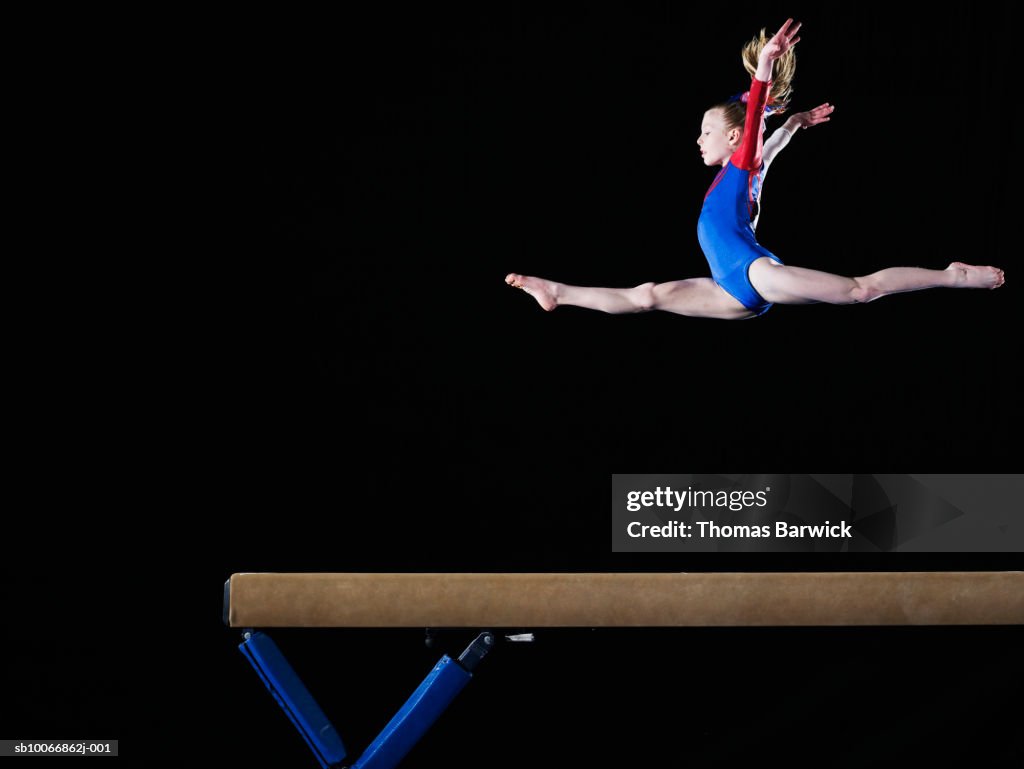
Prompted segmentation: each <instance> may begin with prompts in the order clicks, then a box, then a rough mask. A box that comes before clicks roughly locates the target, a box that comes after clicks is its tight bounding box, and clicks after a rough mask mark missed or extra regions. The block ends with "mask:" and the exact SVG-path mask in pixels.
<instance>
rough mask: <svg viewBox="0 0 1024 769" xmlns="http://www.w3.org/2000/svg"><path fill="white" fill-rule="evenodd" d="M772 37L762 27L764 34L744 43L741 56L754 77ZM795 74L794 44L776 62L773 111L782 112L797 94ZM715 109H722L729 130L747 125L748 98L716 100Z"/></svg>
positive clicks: (769, 103)
mask: <svg viewBox="0 0 1024 769" xmlns="http://www.w3.org/2000/svg"><path fill="white" fill-rule="evenodd" d="M770 39H771V37H770V36H769V35H768V32H767V30H765V29H764V28H763V27H762V28H761V32H760V34H758V35H755V36H754V37H753V38H751V39H750V40H749V41H748V42H747V44H746V45H744V46H743V51H742V53H741V54H740V58H741V59H742V60H743V68H744V69H745V70H746V71H747V72H748V73H749V74H750V76H751V77H753V76H754V73H755V72H757V62H758V60H759V59H760V57H761V51H763V50H764V47H765V45H766V44H767V43H768V41H769V40H770ZM795 75H796V50H795V49H794V48H790V49H789V50H788V51H786V53H785V54H783V55H782V56H780V57H779V58H778V59H776V60H775V63H774V65H773V66H772V88H771V92H770V93H769V94H768V105H769V106H771V107H772V114H773V115H781V114H782V113H783V112H785V111H786V108H787V107H788V106H789V99H790V97H791V96H792V95H793V77H794V76H795ZM711 109H718V110H721V111H722V118H723V119H724V121H725V127H726V130H731V129H733V128H743V123H744V121H745V120H746V117H747V105H746V102H743V101H739V100H729V101H724V102H721V103H720V104H716V105H715V106H713V107H712V108H711Z"/></svg>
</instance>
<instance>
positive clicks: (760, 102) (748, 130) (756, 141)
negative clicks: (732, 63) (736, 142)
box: [732, 77, 772, 171]
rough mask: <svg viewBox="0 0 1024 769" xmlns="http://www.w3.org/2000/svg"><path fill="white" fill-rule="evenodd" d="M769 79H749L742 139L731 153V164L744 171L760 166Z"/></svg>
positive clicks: (769, 86)
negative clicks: (748, 93)
mask: <svg viewBox="0 0 1024 769" xmlns="http://www.w3.org/2000/svg"><path fill="white" fill-rule="evenodd" d="M771 82H772V81H771V80H769V81H768V82H767V83H766V82H764V81H763V80H758V79H757V78H756V77H755V78H751V79H750V96H749V98H748V99H747V119H746V122H745V123H744V124H743V141H742V142H740V146H739V149H737V150H736V152H734V153H733V155H732V164H733V165H734V166H736V167H737V168H741V169H743V170H744V171H757V170H759V169H760V168H761V149H762V147H763V142H764V108H765V106H766V105H767V104H768V92H769V90H770V89H771Z"/></svg>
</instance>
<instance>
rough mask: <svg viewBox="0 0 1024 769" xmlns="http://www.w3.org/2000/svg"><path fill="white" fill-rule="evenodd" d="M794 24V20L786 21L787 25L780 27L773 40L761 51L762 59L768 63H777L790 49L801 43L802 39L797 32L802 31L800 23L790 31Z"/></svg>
mask: <svg viewBox="0 0 1024 769" xmlns="http://www.w3.org/2000/svg"><path fill="white" fill-rule="evenodd" d="M792 23H793V20H792V19H786V23H785V24H783V25H782V26H781V27H779V31H778V32H776V33H775V34H774V35H772V38H771V40H769V41H768V42H767V43H765V45H764V48H763V49H762V51H761V59H762V60H764V59H767V60H768V61H775V60H776V59H778V58H779V57H780V56H782V55H783V54H785V53H786V51H788V50H789V49H790V48H792V47H793V46H794V45H796V44H797V43H799V42H800V38H799V37H798V36H797V34H796V33H797V32H799V31H800V22H799V21H798V22H797V23H796V25H795V26H794V27H793V28H792V29H790V25H791V24H792Z"/></svg>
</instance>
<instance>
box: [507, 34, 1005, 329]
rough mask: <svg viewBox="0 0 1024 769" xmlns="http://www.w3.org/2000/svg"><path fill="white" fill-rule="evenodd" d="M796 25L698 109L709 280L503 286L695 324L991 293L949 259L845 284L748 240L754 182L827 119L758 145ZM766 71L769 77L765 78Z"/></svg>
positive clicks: (821, 112) (526, 280)
mask: <svg viewBox="0 0 1024 769" xmlns="http://www.w3.org/2000/svg"><path fill="white" fill-rule="evenodd" d="M799 30H800V24H799V23H797V24H795V25H794V24H793V20H792V19H787V20H786V23H785V24H783V25H782V27H781V28H780V29H779V31H778V32H776V33H775V34H774V35H773V36H772V37H771V39H768V38H767V36H766V35H765V32H764V30H762V31H761V34H760V36H759V37H755V38H754V39H753V40H751V41H750V42H748V43H747V44H746V45H745V46H744V48H743V64H744V67H745V68H746V70H747V71H748V72H749V73H750V75H751V82H750V91H749V92H747V93H745V94H742V95H741V96H738V97H736V96H734V97H732V98H731V99H729V100H727V101H725V102H723V103H721V104H717V105H715V106H713V107H712V108H711V109H709V110H708V111H707V112H705V113H704V120H703V123H702V124H701V132H700V136H699V137H698V139H697V144H698V146H699V147H700V154H701V156H702V157H703V158H704V165H706V166H721V169H722V170H721V171H719V172H718V174H717V175H716V176H715V179H714V181H713V182H712V183H711V187H710V188H709V189H708V191H707V193H705V195H704V205H703V207H702V208H701V212H700V218H699V219H698V220H697V239H698V240H699V242H700V246H701V249H702V250H703V251H704V256H705V257H706V258H707V260H708V264H709V265H710V266H711V277H710V278H689V279H687V280H676V281H671V282H668V283H658V284H655V283H643V284H641V285H639V286H636V287H635V288H593V287H582V286H570V285H566V284H564V283H556V282H554V281H551V280H544V279H543V278H536V277H531V276H528V275H519V274H517V273H510V274H509V275H508V276H507V277H506V278H505V282H506V283H508V284H509V285H511V286H514V287H516V288H521V289H523V290H524V291H526V292H527V293H528V294H530V295H531V296H532V297H533V298H534V299H536V300H537V303H538V304H539V305H540V306H541V307H542V308H543V309H545V310H554V309H555V308H556V307H558V306H559V305H574V306H576V307H588V308H590V309H594V310H601V311H602V312H607V313H614V314H620V313H634V312H648V311H650V310H665V311H667V312H674V313H677V314H679V315H689V316H693V317H701V318H721V319H725V320H739V319H743V318H752V317H755V316H757V315H761V314H762V313H764V312H766V311H767V310H768V308H769V307H771V306H772V304H773V303H779V304H813V303H817V302H825V303H828V304H858V303H864V302H871V301H873V300H875V299H878V298H879V297H883V296H887V295H888V294H896V293H900V292H903V291H917V290H919V289H923V288H939V287H945V288H990V289H991V288H998V287H999V286H1001V285H1002V284H1003V271H1002V270H1000V269H998V268H996V267H978V266H974V265H970V264H964V263H963V262H953V263H952V264H950V265H949V266H948V267H947V268H946V269H944V270H929V269H923V268H920V267H890V268H888V269H884V270H880V271H879V272H875V273H872V274H871V275H866V276H863V277H856V278H846V277H842V276H839V275H832V274H831V273H827V272H820V271H818V270H810V269H806V268H804V267H794V266H791V265H785V264H783V262H782V260H781V259H779V257H777V256H776V255H775V254H773V253H772V252H771V251H769V250H768V249H766V248H765V247H764V246H762V245H761V244H760V243H758V242H757V239H756V238H755V237H754V230H755V228H756V226H757V219H758V214H759V200H760V196H761V185H762V183H763V180H764V176H765V173H766V172H767V169H768V165H769V163H771V161H772V159H773V158H774V156H775V155H776V154H777V153H778V152H779V150H781V149H782V148H783V147H785V146H786V144H788V142H789V140H790V138H791V137H792V135H793V134H794V133H795V132H796V131H798V130H799V129H800V128H809V127H811V126H814V125H818V124H819V123H825V122H828V120H829V119H830V115H831V114H832V112H833V110H834V109H835V108H834V107H833V106H832V105H830V104H828V103H826V104H823V105H821V106H820V107H816V108H815V109H812V110H810V111H808V112H801V113H798V114H795V115H792V116H791V117H790V118H789V119H788V120H787V121H786V124H785V125H784V126H783V127H782V128H780V129H778V130H777V131H775V132H774V133H773V134H772V136H771V137H770V138H769V140H768V141H767V142H764V118H765V115H766V114H771V113H775V114H779V113H781V112H783V111H784V110H785V109H786V107H787V105H788V103H789V98H790V96H791V93H792V89H791V87H790V84H791V82H792V80H793V75H794V73H795V72H796V55H795V51H794V46H795V45H796V44H797V43H798V42H799V41H800V38H799V37H798V36H797V32H799ZM773 68H774V79H773V77H772V75H773Z"/></svg>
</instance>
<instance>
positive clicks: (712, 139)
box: [697, 109, 740, 166]
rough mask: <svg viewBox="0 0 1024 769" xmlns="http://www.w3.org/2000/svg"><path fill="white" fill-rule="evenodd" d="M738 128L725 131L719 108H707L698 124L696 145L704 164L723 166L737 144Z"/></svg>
mask: <svg viewBox="0 0 1024 769" xmlns="http://www.w3.org/2000/svg"><path fill="white" fill-rule="evenodd" d="M739 135H740V130H739V129H738V128H733V129H732V130H729V131H727V130H726V128H725V121H724V120H723V119H722V112H721V110H717V109H709V110H708V111H707V112H705V113H704V120H703V121H702V122H701V125H700V136H698V137H697V145H698V146H699V147H700V154H701V157H703V158H704V165H706V166H724V165H725V164H726V163H727V162H728V160H729V158H730V157H731V156H732V153H733V152H735V151H736V147H738V146H739Z"/></svg>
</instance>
